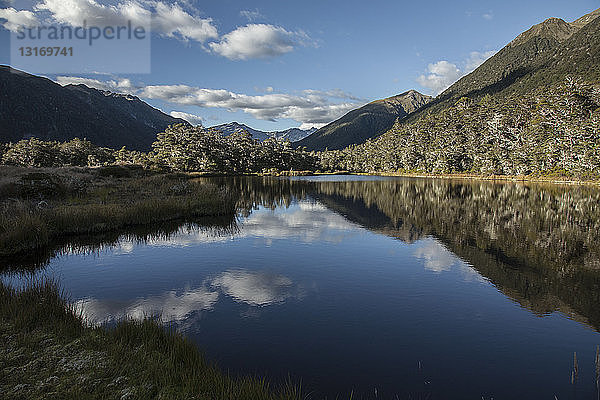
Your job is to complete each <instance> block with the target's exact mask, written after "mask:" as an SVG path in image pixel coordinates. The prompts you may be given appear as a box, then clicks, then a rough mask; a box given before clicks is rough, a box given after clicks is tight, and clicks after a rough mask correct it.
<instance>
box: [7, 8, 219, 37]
mask: <svg viewBox="0 0 600 400" xmlns="http://www.w3.org/2000/svg"><path fill="white" fill-rule="evenodd" d="M38 17H39V18H38ZM42 17H48V18H49V22H56V23H60V24H66V25H71V26H83V24H84V22H85V24H86V25H87V26H99V27H102V26H125V25H127V23H128V22H131V23H132V24H134V25H138V26H145V27H147V28H148V29H152V31H154V32H155V33H157V34H159V35H162V36H166V37H171V38H177V39H180V40H185V41H187V40H193V41H197V42H200V43H204V42H206V41H207V40H211V39H218V38H219V34H218V32H217V28H216V27H215V26H214V25H213V22H212V19H211V18H201V17H199V16H197V15H194V14H192V13H189V12H187V11H186V10H184V9H183V8H182V7H181V6H180V5H179V4H177V3H174V4H167V3H164V2H161V1H145V2H137V1H132V0H126V1H122V2H119V3H116V4H112V5H105V4H101V3H99V2H97V1H95V0H42V1H41V2H39V3H38V4H37V5H35V7H34V8H33V12H32V11H18V12H17V11H15V10H14V9H11V8H8V9H3V10H0V18H4V19H6V20H8V22H7V23H5V24H4V27H5V28H7V29H10V30H14V26H15V25H16V24H20V25H25V26H29V25H31V24H33V23H34V22H36V21H37V20H38V19H40V18H42ZM26 23H27V24H26Z"/></svg>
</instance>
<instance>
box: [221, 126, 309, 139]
mask: <svg viewBox="0 0 600 400" xmlns="http://www.w3.org/2000/svg"><path fill="white" fill-rule="evenodd" d="M212 129H216V130H218V131H221V132H223V134H224V135H225V136H229V135H231V134H232V133H237V132H244V131H245V132H248V133H249V134H250V135H252V137H253V138H254V139H257V140H260V141H261V142H262V141H264V140H267V139H270V138H275V139H279V140H289V141H290V142H297V141H298V140H301V139H304V138H305V137H307V136H308V135H310V134H311V133H313V132H314V131H316V129H315V128H312V129H308V130H303V129H300V128H290V129H286V130H285V131H275V132H264V131H259V130H256V129H252V128H250V127H249V126H247V125H244V124H240V123H237V122H230V123H228V124H222V125H216V126H213V127H212Z"/></svg>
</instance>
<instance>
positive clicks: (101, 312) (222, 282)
mask: <svg viewBox="0 0 600 400" xmlns="http://www.w3.org/2000/svg"><path fill="white" fill-rule="evenodd" d="M219 291H221V292H222V293H223V294H224V295H226V296H229V297H231V298H233V299H234V300H235V301H236V302H238V303H245V304H248V305H250V306H254V307H264V306H269V305H274V304H280V303H283V302H285V301H286V300H288V299H291V298H296V299H300V298H302V297H303V296H304V292H303V289H302V288H301V287H300V286H299V285H297V284H295V283H294V282H293V281H292V280H291V279H290V278H288V277H286V276H283V275H277V274H273V273H271V272H268V271H248V270H244V269H234V270H228V271H225V272H223V273H221V274H219V275H217V276H216V277H214V278H212V279H207V280H205V281H204V282H203V283H202V285H200V286H199V287H197V288H195V289H188V290H184V291H175V290H169V291H166V292H164V293H161V294H159V295H156V296H149V297H144V298H135V299H130V300H125V301H115V300H110V299H107V300H104V299H102V300H101V299H95V298H85V299H81V300H79V301H77V302H76V303H75V308H76V310H78V311H79V312H81V313H82V315H83V316H84V317H85V318H86V319H87V320H88V321H90V322H92V323H95V324H99V323H105V322H114V321H118V320H120V319H123V318H133V319H143V318H146V317H151V316H159V318H160V319H161V321H162V322H165V323H166V322H177V323H181V322H184V321H186V320H187V319H188V318H189V317H190V316H191V315H192V314H193V313H196V312H200V311H209V310H212V309H213V308H214V306H215V304H216V303H217V301H218V300H219Z"/></svg>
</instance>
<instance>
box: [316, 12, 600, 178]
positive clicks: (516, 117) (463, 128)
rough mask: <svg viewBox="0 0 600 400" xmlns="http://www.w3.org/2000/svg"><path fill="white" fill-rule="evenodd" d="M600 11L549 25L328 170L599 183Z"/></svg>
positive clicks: (325, 158) (329, 162) (334, 159)
mask: <svg viewBox="0 0 600 400" xmlns="http://www.w3.org/2000/svg"><path fill="white" fill-rule="evenodd" d="M599 14H600V12H599V10H597V11H595V12H593V13H591V14H588V15H586V16H584V17H583V18H580V19H578V20H577V21H575V22H573V23H567V22H565V21H563V20H560V19H558V18H550V19H548V20H546V21H544V22H542V23H541V24H538V25H535V26H533V27H532V28H531V29H529V30H527V31H526V32H524V33H523V34H521V35H519V36H518V37H517V38H516V39H515V40H513V41H512V42H510V43H509V44H508V45H507V46H506V47H504V48H503V49H502V50H501V51H500V52H498V53H497V54H496V55H495V56H493V57H491V58H490V59H489V60H488V61H486V62H485V63H483V64H482V65H481V66H480V67H479V68H477V69H476V70H475V71H473V72H472V73H471V74H469V75H467V76H465V77H464V78H462V79H460V80H459V81H458V82H456V83H455V84H454V85H452V86H450V88H448V89H447V90H446V91H444V92H443V93H442V94H441V95H440V96H438V97H437V98H436V99H435V100H434V101H432V102H430V103H428V104H426V105H425V106H423V107H422V108H420V109H418V110H417V111H416V112H414V113H413V114H410V115H409V116H408V117H407V118H404V119H402V120H398V122H397V123H396V124H395V125H394V127H392V129H390V130H389V131H387V132H386V133H384V134H383V135H381V136H379V137H378V138H377V139H375V140H373V141H368V142H366V143H364V144H361V145H358V146H353V147H349V148H345V149H343V150H341V151H332V152H327V153H322V154H321V155H320V157H321V163H322V165H323V166H324V169H326V170H347V171H353V172H398V171H402V172H418V173H434V174H448V173H465V172H467V173H470V174H480V175H511V176H542V177H547V176H553V177H563V178H564V177H569V178H575V179H598V178H599V177H600V168H599V167H600V16H599Z"/></svg>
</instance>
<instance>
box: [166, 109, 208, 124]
mask: <svg viewBox="0 0 600 400" xmlns="http://www.w3.org/2000/svg"><path fill="white" fill-rule="evenodd" d="M170 114H171V117H174V118H181V119H183V120H185V121H187V122H189V123H190V124H192V125H194V126H202V122H203V120H202V117H200V116H198V115H194V114H188V113H186V112H182V111H171V113H170Z"/></svg>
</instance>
